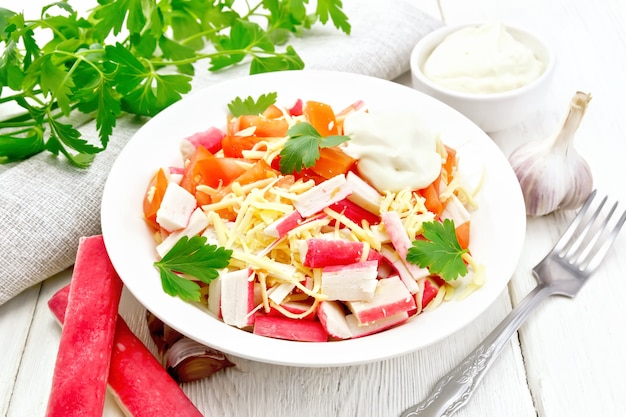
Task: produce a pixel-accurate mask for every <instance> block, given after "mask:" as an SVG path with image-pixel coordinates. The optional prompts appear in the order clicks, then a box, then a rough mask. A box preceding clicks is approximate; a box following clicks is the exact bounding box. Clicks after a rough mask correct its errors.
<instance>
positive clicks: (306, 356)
mask: <svg viewBox="0 0 626 417" xmlns="http://www.w3.org/2000/svg"><path fill="white" fill-rule="evenodd" d="M270 92H276V93H277V94H278V99H277V100H278V101H277V102H278V103H279V104H282V103H294V102H295V101H296V99H298V98H301V99H303V100H317V101H322V102H324V103H328V104H330V105H332V106H333V108H336V109H342V108H345V107H347V106H348V105H349V104H352V103H354V101H355V100H363V101H364V102H365V104H366V105H367V108H368V109H369V110H370V111H372V112H386V111H397V110H402V109H403V108H406V107H410V108H411V109H412V110H414V111H416V112H418V113H419V114H422V115H424V120H427V121H428V123H429V126H430V127H432V129H436V130H437V131H438V132H439V133H440V135H441V139H442V141H443V142H444V143H445V144H447V145H450V146H452V147H454V148H455V149H456V150H457V155H459V173H460V174H459V178H464V179H465V180H466V181H467V184H469V186H470V188H472V189H473V188H474V187H476V184H478V183H480V184H481V185H480V192H479V193H478V195H477V196H476V199H477V203H478V209H477V210H476V211H474V212H473V213H472V231H471V244H470V249H471V251H472V256H473V257H474V259H475V260H476V262H477V263H478V264H479V265H484V267H485V270H484V273H485V275H484V284H483V286H482V287H481V288H480V289H478V290H477V291H475V292H474V293H472V294H471V295H470V296H468V297H465V298H462V299H461V298H459V297H455V298H453V299H452V300H449V301H446V302H445V303H442V305H441V306H439V307H438V308H436V309H435V310H433V311H429V312H425V313H423V314H420V315H417V316H414V317H413V318H412V319H410V320H409V321H407V322H406V323H404V324H402V325H400V326H397V327H395V328H393V329H389V330H386V331H384V332H381V333H377V334H373V335H370V336H366V337H360V338H356V339H349V340H342V341H339V342H328V343H315V342H293V341H289V340H280V339H272V338H269V337H262V336H258V335H255V334H253V333H249V332H246V331H243V330H239V329H237V328H235V327H231V326H228V325H226V324H225V323H223V322H222V321H221V320H219V319H217V318H216V317H215V316H213V315H212V314H211V313H210V312H209V311H208V310H207V308H206V306H204V305H200V304H192V303H187V302H184V301H182V300H181V299H180V298H177V297H171V296H169V295H167V294H166V293H165V292H164V291H163V287H162V285H161V281H160V278H159V272H158V271H157V270H156V268H154V266H153V263H154V261H156V260H157V255H156V251H155V249H154V236H153V233H152V232H151V231H150V229H149V227H147V226H146V222H145V221H144V219H143V215H142V201H143V195H144V194H145V192H146V187H147V184H148V183H149V181H150V178H152V176H153V175H154V173H155V172H156V170H157V169H159V167H169V166H182V163H183V162H182V159H181V157H180V141H181V139H183V138H185V137H187V136H189V135H191V134H193V133H195V132H199V131H202V130H206V129H207V128H208V127H211V126H216V127H222V128H224V127H225V123H226V120H227V116H228V113H229V111H228V107H227V104H228V103H229V102H230V101H231V100H232V99H233V98H235V97H248V96H250V97H258V96H260V95H261V94H267V93H270ZM464 182H465V181H464ZM503 193H506V198H502V195H503ZM101 213H102V233H103V235H104V241H105V244H106V247H107V251H108V254H109V256H110V257H111V261H112V262H113V265H114V266H115V269H116V270H117V272H118V273H119V275H120V277H121V278H122V280H123V281H124V285H125V286H126V288H127V289H128V290H129V291H130V292H131V293H132V294H133V295H134V296H135V298H136V299H137V300H138V301H139V302H140V303H142V304H143V305H144V306H145V307H146V308H147V309H148V310H150V311H151V312H152V313H154V314H155V315H156V316H157V317H159V318H160V319H161V320H163V322H165V323H167V324H168V325H169V326H171V327H172V328H174V329H176V330H178V331H179V332H181V333H182V334H185V335H187V336H189V337H191V338H193V339H195V340H197V341H198V342H200V343H202V344H205V345H208V346H212V347H214V348H215V349H218V350H221V351H223V352H225V353H229V354H233V355H236V356H239V357H244V358H248V359H252V360H256V361H261V362H267V363H276V364H282V365H293V366H309V367H321V366H344V365H353V364H358V363H367V362H373V361H378V360H383V359H387V358H390V357H394V356H398V355H401V354H405V353H408V352H411V351H415V350H417V349H420V348H423V347H424V346H428V345H430V344H432V343H435V342H436V341H438V340H441V339H443V338H445V337H448V336H449V335H451V334H452V333H454V332H456V331H458V330H460V329H461V328H463V327H465V326H466V325H467V324H469V323H470V322H471V321H472V320H474V319H475V318H476V317H478V316H479V315H480V314H481V313H482V312H483V311H485V309H486V308H487V307H488V306H490V305H491V304H492V303H493V302H494V301H495V300H496V298H497V297H499V296H500V294H502V291H503V290H504V289H505V288H506V285H507V283H508V281H509V278H510V277H511V275H512V273H513V271H514V270H515V265H517V262H518V260H519V255H520V253H521V250H522V246H523V243H524V233H525V230H526V212H525V208H524V199H523V197H522V192H521V189H520V186H519V182H518V181H517V178H516V177H515V173H514V172H513V170H512V168H511V165H510V164H509V163H508V161H507V159H506V157H505V156H504V154H503V153H502V152H501V150H500V149H499V148H498V147H497V146H496V144H495V143H494V142H493V141H492V140H491V139H490V138H489V137H488V136H487V135H486V134H485V132H483V131H482V130H480V129H479V128H478V127H477V126H476V125H475V124H474V123H472V122H471V121H470V120H468V119H467V118H466V117H464V116H463V115H462V114H460V113H459V112H457V111H455V110H453V109H452V108H451V107H450V106H447V105H445V104H443V103H441V102H440V101H437V100H435V99H434V98H432V97H429V96H427V95H425V94H423V93H420V92H418V91H416V90H414V89H412V88H409V87H405V86H403V85H400V84H397V83H394V82H391V81H386V80H382V79H379V78H373V77H367V76H364V75H358V74H350V73H339V72H327V71H312V70H306V71H284V72H270V73H265V74H257V75H252V76H249V77H244V78H237V79H232V80H229V81H224V82H222V83H219V84H215V85H213V86H212V87H209V88H207V89H205V90H200V91H198V92H196V93H195V94H191V95H189V96H187V97H185V98H184V99H183V100H181V101H179V102H177V103H175V104H174V105H172V106H170V107H168V108H167V109H165V110H164V111H162V112H161V113H159V114H158V115H157V116H155V117H154V118H152V119H150V120H149V121H148V122H147V123H146V124H145V125H143V126H142V127H141V129H139V131H138V132H137V133H136V134H135V135H134V136H133V138H132V139H131V140H130V141H129V142H128V144H127V145H126V146H125V148H124V149H123V150H122V151H121V153H120V155H119V156H118V158H117V160H116V161H115V164H114V165H113V167H112V169H111V172H110V174H109V177H108V179H107V183H106V186H105V189H104V193H103V196H102V210H101ZM502 224H506V225H507V227H506V228H503V227H500V225H502ZM503 247H506V248H507V250H506V251H503V250H502V248H503Z"/></svg>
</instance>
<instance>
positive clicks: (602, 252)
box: [585, 203, 626, 273]
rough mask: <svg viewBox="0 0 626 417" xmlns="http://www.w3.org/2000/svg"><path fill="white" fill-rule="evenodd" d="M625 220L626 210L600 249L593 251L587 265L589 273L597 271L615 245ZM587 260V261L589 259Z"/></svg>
mask: <svg viewBox="0 0 626 417" xmlns="http://www.w3.org/2000/svg"><path fill="white" fill-rule="evenodd" d="M615 206H617V203H615ZM615 206H614V207H615ZM624 222H626V210H625V211H624V212H623V213H622V215H621V217H620V218H619V220H618V221H617V223H616V224H615V226H614V227H613V230H611V233H609V235H608V236H607V238H606V239H605V240H604V241H603V242H601V245H600V247H599V248H598V250H597V251H596V252H595V254H593V252H592V256H591V259H590V260H589V261H588V263H587V266H586V269H587V272H588V273H591V272H593V271H595V269H596V268H597V267H598V266H600V262H602V260H603V259H604V257H605V256H606V254H607V252H608V251H609V249H610V248H611V246H612V245H613V242H614V241H615V239H616V238H617V235H618V234H619V232H620V230H621V229H622V226H623V225H624ZM585 261H586V262H587V260H585Z"/></svg>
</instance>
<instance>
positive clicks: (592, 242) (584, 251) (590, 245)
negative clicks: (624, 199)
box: [578, 198, 617, 265]
mask: <svg viewBox="0 0 626 417" xmlns="http://www.w3.org/2000/svg"><path fill="white" fill-rule="evenodd" d="M605 200H606V198H605ZM616 208H617V202H615V204H613V207H611V209H610V210H609V213H608V214H607V215H606V216H605V217H604V220H603V221H602V224H601V225H600V226H599V227H598V228H597V229H596V233H595V234H594V235H593V236H591V238H590V239H589V241H588V242H587V243H586V245H585V247H583V248H581V249H580V253H579V256H578V259H579V260H580V265H585V264H586V263H587V262H588V261H589V258H590V257H592V256H593V255H594V254H595V253H596V251H597V248H596V246H597V245H599V244H598V243H597V242H598V241H599V240H600V236H602V233H604V230H605V229H606V227H607V225H608V224H609V220H611V217H612V216H613V214H614V213H615V209H616ZM596 212H597V213H599V211H598V210H596ZM593 220H594V221H595V220H596V219H593ZM589 223H590V226H591V223H592V222H591V221H590V222H589Z"/></svg>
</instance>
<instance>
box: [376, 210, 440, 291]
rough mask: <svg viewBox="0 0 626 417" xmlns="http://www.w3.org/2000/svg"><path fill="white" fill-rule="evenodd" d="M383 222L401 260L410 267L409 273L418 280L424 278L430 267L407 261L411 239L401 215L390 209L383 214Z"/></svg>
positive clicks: (407, 267)
mask: <svg viewBox="0 0 626 417" xmlns="http://www.w3.org/2000/svg"><path fill="white" fill-rule="evenodd" d="M381 218H382V221H383V224H384V225H385V229H386V230H387V234H388V235H389V238H390V239H391V244H392V245H393V247H394V248H395V250H396V252H398V255H399V256H400V260H401V261H402V263H403V264H404V266H405V267H406V269H408V271H409V273H410V274H411V275H412V276H413V279H414V280H418V279H420V278H423V277H425V276H427V275H428V274H429V272H428V269H426V268H420V267H418V266H417V265H414V264H412V263H409V262H407V261H406V255H407V253H408V252H409V247H411V245H412V244H411V240H410V239H409V236H408V235H407V233H406V229H405V228H404V225H403V224H402V220H400V216H399V215H398V213H397V212H395V211H388V212H386V213H383V214H382V215H381Z"/></svg>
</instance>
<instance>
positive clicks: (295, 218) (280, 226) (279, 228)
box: [263, 211, 302, 238]
mask: <svg viewBox="0 0 626 417" xmlns="http://www.w3.org/2000/svg"><path fill="white" fill-rule="evenodd" d="M301 221H302V216H301V215H300V213H299V212H297V211H292V212H291V213H288V214H285V215H284V216H282V217H280V218H278V219H277V220H276V221H274V222H273V223H271V224H270V225H268V226H267V227H266V228H265V229H264V230H263V232H264V233H265V234H266V235H267V236H271V237H275V238H281V237H283V236H285V235H286V234H287V233H288V232H289V231H290V230H293V229H295V228H296V227H297V226H298V225H299V224H300V222H301Z"/></svg>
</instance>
